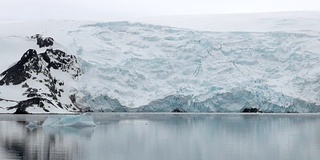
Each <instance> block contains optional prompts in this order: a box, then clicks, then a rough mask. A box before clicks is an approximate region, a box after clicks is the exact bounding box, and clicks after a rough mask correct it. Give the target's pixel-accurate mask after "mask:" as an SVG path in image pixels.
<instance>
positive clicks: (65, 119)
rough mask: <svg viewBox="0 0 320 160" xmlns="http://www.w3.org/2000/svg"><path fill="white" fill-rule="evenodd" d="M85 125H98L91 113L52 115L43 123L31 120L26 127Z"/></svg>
mask: <svg viewBox="0 0 320 160" xmlns="http://www.w3.org/2000/svg"><path fill="white" fill-rule="evenodd" d="M68 126H73V127H76V126H78V127H85V126H96V124H95V123H94V121H93V118H92V116H91V114H82V115H64V116H50V117H48V118H47V119H46V120H45V121H44V122H43V124H42V125H37V124H35V123H33V122H30V123H29V124H28V125H27V126H26V127H27V128H29V129H31V130H32V129H35V128H39V127H68Z"/></svg>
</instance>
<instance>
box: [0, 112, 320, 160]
mask: <svg viewBox="0 0 320 160" xmlns="http://www.w3.org/2000/svg"><path fill="white" fill-rule="evenodd" d="M46 117H47V116H45V115H32V116H30V115H28V116H14V115H0V159H75V160H78V159H79V160H81V159H95V160H98V159H110V160H128V159H130V160H176V159H183V160H212V159H227V160H228V159H237V160H238V159H243V160H257V159H266V160H269V159H273V160H274V159H288V160H289V159H290V160H292V159H297V160H301V159H309V160H313V159H314V160H316V159H319V158H320V152H319V151H320V115H318V114H314V115H309V114H302V115H299V114H294V115H291V114H288V115H277V114H267V115H265V114H123V113H122V114H94V119H95V122H96V123H97V124H98V125H97V126H96V127H60V128H50V127H46V128H38V129H34V130H30V129H28V128H26V127H25V125H27V124H28V123H29V122H30V121H37V122H38V123H41V122H42V121H43V120H45V118H46Z"/></svg>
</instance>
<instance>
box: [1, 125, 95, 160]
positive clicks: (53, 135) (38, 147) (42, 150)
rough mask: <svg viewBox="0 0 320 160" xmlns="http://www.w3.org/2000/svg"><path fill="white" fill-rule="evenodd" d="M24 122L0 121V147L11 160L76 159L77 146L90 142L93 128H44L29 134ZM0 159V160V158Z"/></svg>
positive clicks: (31, 131)
mask: <svg viewBox="0 0 320 160" xmlns="http://www.w3.org/2000/svg"><path fill="white" fill-rule="evenodd" d="M27 124H28V122H24V121H0V147H1V148H3V150H5V151H6V153H7V156H8V157H9V158H10V159H78V156H81V154H79V155H77V154H73V153H74V152H76V153H82V151H79V148H80V147H78V146H80V145H81V144H82V143H86V142H87V141H89V140H90V139H91V135H92V133H93V132H94V128H93V127H85V128H75V127H55V128H52V127H45V128H38V129H34V130H29V129H27V128H26V127H25V126H26V125H27ZM2 156H3V155H0V159H1V158H3V157H2Z"/></svg>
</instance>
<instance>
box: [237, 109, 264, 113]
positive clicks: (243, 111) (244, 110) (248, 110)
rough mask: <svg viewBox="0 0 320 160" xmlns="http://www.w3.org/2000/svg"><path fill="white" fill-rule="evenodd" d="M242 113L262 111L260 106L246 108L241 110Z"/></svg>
mask: <svg viewBox="0 0 320 160" xmlns="http://www.w3.org/2000/svg"><path fill="white" fill-rule="evenodd" d="M241 112H242V113H258V112H260V111H259V109H258V108H244V109H242V110H241Z"/></svg>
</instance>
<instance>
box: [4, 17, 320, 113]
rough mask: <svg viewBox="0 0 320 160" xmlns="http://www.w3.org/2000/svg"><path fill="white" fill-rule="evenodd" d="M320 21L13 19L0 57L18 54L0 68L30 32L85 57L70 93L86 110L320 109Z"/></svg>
mask: <svg viewBox="0 0 320 160" xmlns="http://www.w3.org/2000/svg"><path fill="white" fill-rule="evenodd" d="M310 15H314V16H313V17H312V18H308V17H309V16H310ZM245 18H246V17H244V19H245ZM205 19H208V18H205ZM231 20H232V19H231ZM319 20H320V16H319V14H318V13H317V12H316V13H315V14H312V13H308V14H302V15H300V16H297V17H295V16H294V14H293V16H290V17H288V15H285V16H283V17H281V15H279V16H274V15H269V18H268V15H264V16H262V17H259V16H258V18H255V19H249V20H248V21H245V22H248V24H246V25H245V26H243V25H242V26H241V27H245V28H244V29H243V28H241V27H239V28H240V29H237V25H236V23H237V22H234V21H232V23H231V24H233V25H227V26H228V27H227V29H226V30H223V26H222V27H221V24H219V26H220V28H218V29H215V28H214V27H213V29H212V30H210V29H204V30H207V31H201V30H193V29H192V27H190V28H191V29H188V26H179V25H178V27H180V28H177V27H174V25H172V23H170V24H171V25H172V26H171V27H170V26H163V25H158V24H146V23H139V22H127V21H120V22H87V21H44V22H43V21H41V22H15V23H6V24H4V25H2V26H0V29H1V30H2V31H1V32H0V42H1V43H0V45H1V44H3V45H1V47H0V48H1V49H0V54H1V55H3V56H5V53H10V58H9V61H4V62H3V63H2V64H1V65H0V69H1V70H5V69H6V68H7V67H8V66H10V65H11V64H14V62H15V61H14V59H16V58H15V57H19V56H21V55H19V56H18V55H17V54H21V53H22V52H18V51H20V50H22V48H24V49H26V47H27V46H29V44H30V42H29V40H27V39H25V36H26V35H32V34H34V33H42V34H44V35H48V36H52V37H53V38H54V39H55V42H57V44H56V45H55V48H57V49H62V50H64V51H66V52H67V53H69V54H72V55H75V56H76V57H77V59H78V62H79V66H80V68H81V70H83V74H82V75H81V76H79V77H77V81H76V82H74V83H73V84H72V88H73V89H72V93H71V91H70V93H65V94H69V96H70V95H73V96H74V100H75V102H74V105H75V106H77V107H79V108H82V109H83V110H84V111H95V112H171V111H173V110H175V109H180V110H183V111H187V112H241V111H243V110H244V109H248V108H249V109H250V108H257V109H258V110H259V111H260V112H267V113H274V112H277V113H278V112H281V113H293V112H298V113H306V112H319V111H320V103H319V102H320V95H319V93H320V92H319V89H320V83H319V81H320V78H319V77H320V73H319V67H320V64H319V62H320V54H319V50H320V47H319V46H320V32H319V31H320V27H317V26H318V25H317V24H318V22H319ZM226 22H231V21H228V20H226ZM260 22H263V23H260ZM211 23H213V24H215V23H214V22H211ZM239 23H243V22H239ZM21 24H23V26H26V29H25V30H24V31H21V30H19V28H18V26H21ZM255 24H256V25H255ZM195 25H196V24H195ZM250 25H251V26H250ZM261 25H264V27H263V28H262V29H261V30H259V26H260V27H261ZM207 27H208V26H207ZM230 27H231V28H232V27H233V28H232V29H230ZM208 30H210V31H208ZM31 33H32V34H31ZM17 42H19V46H17V47H16V48H12V47H8V46H13V45H14V44H16V43H17ZM2 61H3V60H1V62H2ZM57 76H59V75H57ZM66 81H67V80H66ZM0 92H1V93H3V92H4V91H3V90H0ZM1 93H0V98H1V95H3V94H1ZM6 100H7V101H6V103H14V101H8V100H13V98H12V99H10V97H8V96H7V97H6ZM1 103H3V101H1V99H0V112H4V111H3V107H2V106H1Z"/></svg>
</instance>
